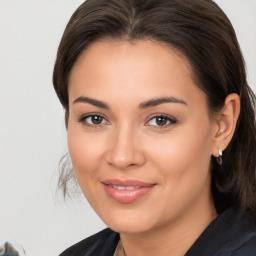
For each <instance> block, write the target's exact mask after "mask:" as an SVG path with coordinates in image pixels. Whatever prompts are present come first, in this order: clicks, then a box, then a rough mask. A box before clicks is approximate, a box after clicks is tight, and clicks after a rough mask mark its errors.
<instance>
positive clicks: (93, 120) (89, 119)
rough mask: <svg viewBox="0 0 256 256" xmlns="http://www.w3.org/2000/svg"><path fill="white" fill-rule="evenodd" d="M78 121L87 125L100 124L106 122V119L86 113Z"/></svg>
mask: <svg viewBox="0 0 256 256" xmlns="http://www.w3.org/2000/svg"><path fill="white" fill-rule="evenodd" d="M79 122H81V123H83V124H85V125H88V126H99V125H102V124H107V123H108V122H107V120H106V119H105V118H103V117H102V116H99V115H88V116H84V117H82V118H81V119H80V120H79Z"/></svg>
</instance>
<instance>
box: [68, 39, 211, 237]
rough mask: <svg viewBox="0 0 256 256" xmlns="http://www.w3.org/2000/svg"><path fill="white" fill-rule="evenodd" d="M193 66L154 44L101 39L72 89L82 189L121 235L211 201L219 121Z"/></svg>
mask: <svg viewBox="0 0 256 256" xmlns="http://www.w3.org/2000/svg"><path fill="white" fill-rule="evenodd" d="M191 77H192V75H191V70H190V66H189V63H188V61H187V60H186V59H185V58H184V57H183V56H181V55H180V54H178V53H177V52H175V51H174V50H172V49H171V48H170V47H168V46H165V45H163V44H160V43H156V42H152V41H137V42H134V43H133V44H131V43H129V42H113V41H109V42H103V41H102V42H96V43H94V44H92V45H91V46H90V47H88V48H87V49H86V50H85V51H84V52H83V53H82V54H81V55H80V56H79V58H78V60H77V62H76V63H75V65H74V67H73V69H72V72H71V77H70V84H69V91H68V93H69V102H70V103H69V109H70V113H69V120H68V147H69V152H70V156H71V159H72V163H73V167H74V171H75V174H76V177H77V180H78V183H79V185H80V187H81V189H82V191H83V193H84V195H85V197H86V198H87V200H88V201H89V203H90V204H91V206H92V207H93V208H94V210H95V211H96V212H97V214H98V215H99V216H100V217H101V218H102V220H103V221H104V222H105V223H106V224H107V225H108V226H109V227H110V228H112V229H113V230H116V231H118V232H133V233H134V232H146V231H149V230H153V229H156V228H161V227H162V226H166V225H172V224H175V223H177V222H178V221H179V220H180V219H182V218H185V216H190V215H191V216H192V215H193V214H195V213H196V212H197V211H202V210H207V209H208V208H209V205H211V193H210V180H211V176H210V171H209V165H210V158H211V154H212V151H213V137H214V133H215V130H214V127H215V126H214V124H213V121H211V118H210V117H209V115H208V110H207V103H206V96H205V95H204V93H203V92H202V91H201V90H200V89H199V88H198V87H197V86H196V85H195V84H194V82H193V80H192V78H191Z"/></svg>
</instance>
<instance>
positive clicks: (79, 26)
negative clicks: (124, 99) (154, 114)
mask: <svg viewBox="0 0 256 256" xmlns="http://www.w3.org/2000/svg"><path fill="white" fill-rule="evenodd" d="M102 39H111V40H129V41H136V40H141V39H142V40H143V39H149V40H154V41H158V42H163V43H165V44H168V45H170V47H172V48H174V49H176V50H177V51H179V52H181V53H182V54H183V55H184V56H185V57H186V58H187V59H188V60H189V62H190V65H191V68H192V71H193V75H194V77H193V78H194V81H195V83H196V84H197V86H198V87H199V88H200V89H201V90H203V91H204V92H205V94H206V96H207V100H208V106H209V110H210V113H214V112H217V111H218V110H220V109H221V108H222V107H223V106H224V101H225V98H226V97H227V95H228V94H230V93H237V94H238V95H239V96H240V99H241V114H240V117H239V120H238V123H237V127H236V131H235V134H234V136H233V139H232V141H231V143H230V144H229V146H228V147H227V149H226V150H225V152H224V155H223V164H222V165H221V166H219V165H218V164H217V163H216V161H215V159H212V163H211V165H212V191H213V197H214V200H215V205H216V208H217V210H218V212H219V213H221V212H222V211H224V210H225V209H227V208H228V207H229V206H231V205H237V206H238V207H239V208H241V209H243V210H247V211H248V212H250V213H251V214H252V216H253V217H254V218H255V219H256V178H255V171H256V127H255V126H256V122H255V101H256V99H255V94H254V93H253V92H252V90H251V89H250V87H249V86H248V84H247V81H246V71H245V64H244V59H243V56H242V53H241V50H240V47H239V44H238V41H237V38H236V34H235V32H234V29H233V27H232V25H231V23H230V21H229V19H228V18H227V16H226V15H225V14H224V12H223V11H222V10H221V9H220V8H219V7H218V5H217V4H216V3H214V2H213V1H211V0H182V1H181V0H87V1H86V2H84V3H83V4H82V5H81V6H80V7H79V8H78V9H77V10H76V11H75V13H74V14H73V15H72V17H71V19H70V21H69V22H68V24H67V27H66V30H65V32H64V34H63V37H62V39H61V42H60V46H59V49H58V54H57V60H56V63H55V67H54V73H53V84H54V88H55V90H56V93H57V95H58V97H59V99H60V102H61V104H62V105H63V107H64V109H65V111H66V124H67V120H68V114H69V105H68V103H69V102H68V83H69V75H70V72H71V70H72V67H73V65H74V63H75V61H76V59H77V58H78V56H79V55H80V54H81V52H82V51H83V50H84V49H86V47H87V46H88V45H90V44H92V43H93V42H95V41H98V40H102ZM64 162H65V161H64ZM72 175H73V174H72V168H71V169H70V168H69V169H67V168H66V166H65V164H64V165H62V169H61V173H60V183H59V185H60V187H62V188H63V189H64V193H66V191H67V190H66V189H67V182H68V181H69V180H70V179H71V178H72V177H73V176H72Z"/></svg>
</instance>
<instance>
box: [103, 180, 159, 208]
mask: <svg viewBox="0 0 256 256" xmlns="http://www.w3.org/2000/svg"><path fill="white" fill-rule="evenodd" d="M102 185H103V187H104V190H105V192H106V194H107V195H108V196H109V197H110V198H111V199H113V200H115V201H117V202H119V203H125V204H127V203H133V202H135V201H137V200H138V199H140V198H141V197H144V196H145V195H147V194H149V193H150V192H151V191H152V190H153V188H154V187H155V186H156V184H149V183H144V182H140V181H134V180H127V181H120V180H108V181H103V182H102Z"/></svg>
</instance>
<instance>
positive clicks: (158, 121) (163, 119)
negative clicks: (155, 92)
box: [156, 116, 168, 126]
mask: <svg viewBox="0 0 256 256" xmlns="http://www.w3.org/2000/svg"><path fill="white" fill-rule="evenodd" d="M167 122H168V119H167V118H166V117H162V116H159V117H156V124H157V125H159V126H163V125H166V124H167Z"/></svg>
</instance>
